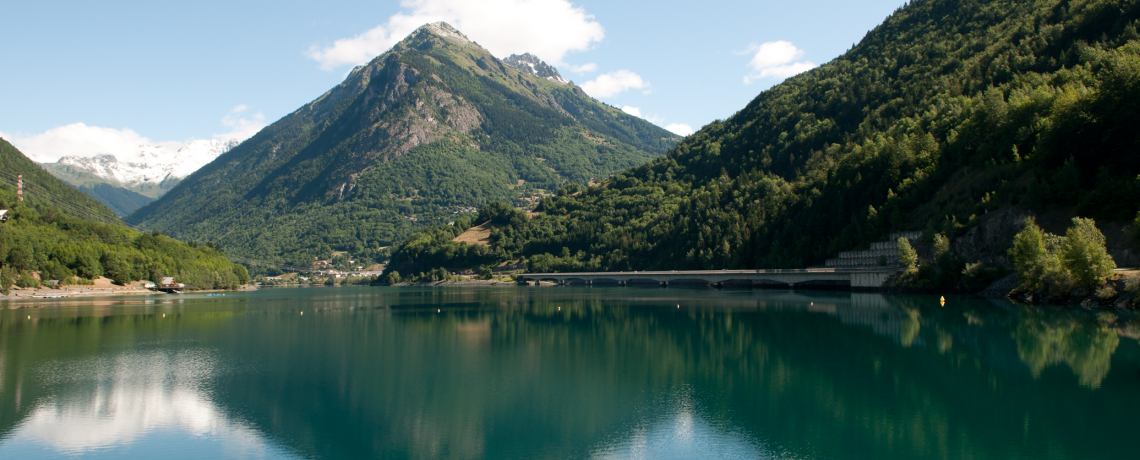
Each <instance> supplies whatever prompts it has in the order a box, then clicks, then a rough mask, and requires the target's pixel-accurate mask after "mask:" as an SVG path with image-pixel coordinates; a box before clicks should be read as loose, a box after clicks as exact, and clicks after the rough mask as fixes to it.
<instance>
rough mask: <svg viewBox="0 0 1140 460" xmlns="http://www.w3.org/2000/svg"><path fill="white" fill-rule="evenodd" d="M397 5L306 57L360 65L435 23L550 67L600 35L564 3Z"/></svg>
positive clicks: (436, 0) (447, 0)
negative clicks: (382, 16)
mask: <svg viewBox="0 0 1140 460" xmlns="http://www.w3.org/2000/svg"><path fill="white" fill-rule="evenodd" d="M400 6H401V7H403V9H404V11H401V12H400V13H396V14H394V15H392V16H391V17H389V18H388V20H387V21H386V22H385V23H383V24H380V25H378V26H376V27H374V28H372V29H370V30H368V31H366V32H364V33H362V34H360V35H357V36H355V37H351V38H343V39H340V40H336V41H335V42H333V44H331V45H327V46H316V45H314V46H313V47H312V48H310V49H309V52H308V53H307V54H308V56H309V57H310V58H312V59H313V60H316V61H317V62H318V63H320V67H321V68H322V69H325V70H332V69H335V68H338V67H341V66H344V65H357V64H363V63H366V62H368V61H369V60H371V59H372V58H374V57H376V56H379V55H380V54H381V53H383V52H385V51H387V50H388V49H389V48H391V47H392V45H395V44H396V43H398V42H399V41H400V40H402V39H403V38H404V37H405V36H407V35H408V34H410V33H412V31H414V30H416V28H418V27H420V26H422V25H424V24H428V23H432V22H438V21H445V22H447V23H449V24H451V25H452V26H455V28H457V29H459V30H460V31H462V32H463V33H464V34H465V35H467V36H468V37H469V38H471V39H472V40H474V41H476V42H478V43H479V44H480V45H481V46H483V47H484V48H487V49H488V50H490V51H491V53H492V54H494V55H496V56H507V55H509V54H513V53H518V54H521V53H524V52H530V53H532V54H534V55H536V56H538V57H539V58H541V59H543V60H544V61H547V62H550V63H552V64H554V65H562V64H564V62H563V60H562V59H563V57H564V56H565V55H566V53H569V52H572V51H583V50H586V49H589V47H590V46H591V45H592V44H593V43H595V42H598V41H601V40H602V38H603V37H605V30H604V29H603V28H602V25H601V24H600V23H598V22H597V21H595V20H594V16H593V15H591V14H589V13H586V10H585V9H583V8H581V7H577V6H574V5H573V4H571V3H570V2H569V1H567V0H480V1H478V2H474V1H468V0H402V1H401V2H400ZM589 65H590V64H587V65H586V66H589ZM584 67H585V66H584ZM595 68H596V66H595Z"/></svg>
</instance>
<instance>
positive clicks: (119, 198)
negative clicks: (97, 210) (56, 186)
mask: <svg viewBox="0 0 1140 460" xmlns="http://www.w3.org/2000/svg"><path fill="white" fill-rule="evenodd" d="M40 166H41V167H43V168H44V169H45V170H46V171H47V172H49V173H51V175H53V176H55V177H56V178H58V179H60V180H62V181H64V182H66V183H68V184H71V186H73V187H75V188H76V189H79V191H81V192H83V193H85V194H87V196H90V197H91V198H94V199H95V200H97V201H99V202H100V203H103V204H104V205H105V206H107V207H108V208H111V210H112V211H114V212H115V214H116V215H118V216H120V217H122V216H126V215H127V214H130V213H132V212H135V211H136V210H138V209H139V208H141V207H143V206H146V205H147V204H149V203H150V202H152V201H154V199H155V198H157V197H159V196H162V193H164V192H166V190H167V189H168V188H170V187H173V184H176V183H177V180H174V181H173V184H171V185H170V187H166V188H159V187H160V186H156V185H155V184H151V183H149V182H146V183H143V184H141V185H139V186H137V187H135V189H134V190H132V189H128V188H125V187H123V186H122V184H119V183H118V182H116V183H113V184H112V183H110V182H108V181H107V180H105V179H103V178H102V177H99V176H96V175H94V174H91V172H89V171H86V170H83V169H82V168H78V167H75V166H73V165H69V164H62V163H41V164H40ZM164 182H168V181H164ZM164 185H165V184H164ZM144 188H145V189H146V190H142V189H144ZM142 191H145V192H147V193H150V195H151V196H148V195H144V194H143V193H141V192H142ZM155 192H157V193H155Z"/></svg>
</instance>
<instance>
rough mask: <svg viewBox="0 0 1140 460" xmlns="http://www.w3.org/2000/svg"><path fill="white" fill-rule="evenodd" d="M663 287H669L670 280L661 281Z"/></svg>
mask: <svg viewBox="0 0 1140 460" xmlns="http://www.w3.org/2000/svg"><path fill="white" fill-rule="evenodd" d="M661 287H663V288H667V287H669V282H668V281H662V282H661Z"/></svg>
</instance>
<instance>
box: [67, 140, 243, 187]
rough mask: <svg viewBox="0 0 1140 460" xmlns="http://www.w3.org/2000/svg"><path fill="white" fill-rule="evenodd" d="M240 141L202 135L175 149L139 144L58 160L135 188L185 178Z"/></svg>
mask: <svg viewBox="0 0 1140 460" xmlns="http://www.w3.org/2000/svg"><path fill="white" fill-rule="evenodd" d="M239 143H241V142H240V141H238V140H236V139H229V140H219V139H202V140H194V141H190V142H188V143H186V144H185V145H183V146H182V147H181V148H179V149H178V150H174V151H172V149H170V148H168V147H165V146H161V145H139V146H138V149H137V150H136V151H133V152H115V153H106V154H102V155H96V156H93V157H84V156H65V157H62V158H60V159H59V161H58V162H57V163H58V164H62V165H70V166H73V167H76V168H79V169H82V170H84V171H87V172H90V173H91V174H94V175H95V176H97V177H99V178H101V179H103V180H106V181H107V182H109V183H111V184H115V185H119V186H121V187H126V188H132V187H135V186H138V185H141V184H144V183H159V182H162V181H165V180H167V179H182V178H184V177H186V176H189V175H190V174H192V173H194V171H197V170H198V169H199V168H201V167H202V166H205V165H206V164H208V163H209V162H211V161H213V160H214V159H215V158H217V157H218V156H220V155H221V154H223V153H226V152H228V151H229V150H230V149H232V148H234V147H235V146H237V145H238V144H239Z"/></svg>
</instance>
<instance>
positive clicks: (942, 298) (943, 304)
mask: <svg viewBox="0 0 1140 460" xmlns="http://www.w3.org/2000/svg"><path fill="white" fill-rule="evenodd" d="M938 301H939V302H941V303H942V306H943V307H945V306H946V296H942V297H941V298H939V299H938Z"/></svg>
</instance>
